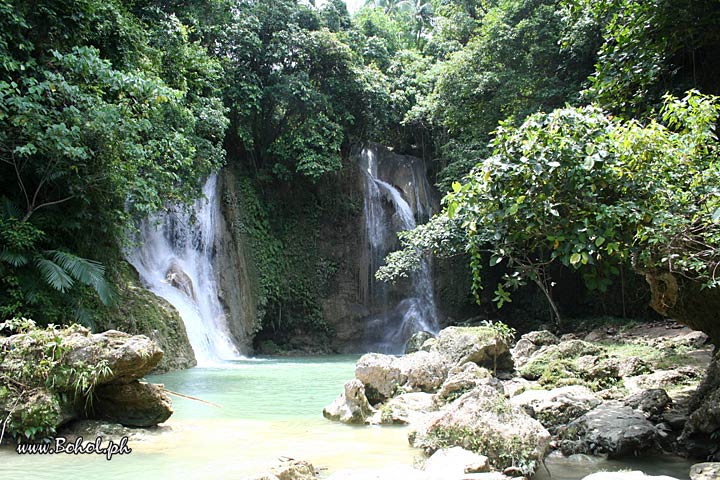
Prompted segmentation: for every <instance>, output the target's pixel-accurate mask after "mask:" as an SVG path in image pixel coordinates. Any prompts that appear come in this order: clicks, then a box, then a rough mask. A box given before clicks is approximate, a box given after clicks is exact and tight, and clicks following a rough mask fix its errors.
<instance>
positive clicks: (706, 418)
mask: <svg viewBox="0 0 720 480" xmlns="http://www.w3.org/2000/svg"><path fill="white" fill-rule="evenodd" d="M688 410H689V412H690V415H689V417H688V419H687V422H685V425H684V429H683V433H682V435H681V437H680V442H681V444H682V445H683V446H684V447H685V449H686V450H687V451H688V453H689V454H690V455H692V456H694V457H696V458H701V459H704V460H714V461H717V460H720V353H719V354H716V355H715V358H714V359H713V361H712V363H711V364H710V366H709V367H708V369H707V372H706V374H705V378H704V379H703V381H702V383H701V384H700V386H699V387H698V389H697V391H696V392H695V394H694V395H693V397H692V399H691V401H690V405H689V409H688Z"/></svg>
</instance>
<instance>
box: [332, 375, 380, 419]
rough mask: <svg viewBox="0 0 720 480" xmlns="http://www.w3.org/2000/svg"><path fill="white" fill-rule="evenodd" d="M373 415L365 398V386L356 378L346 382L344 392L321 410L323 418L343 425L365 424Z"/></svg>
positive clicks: (372, 410)
mask: <svg viewBox="0 0 720 480" xmlns="http://www.w3.org/2000/svg"><path fill="white" fill-rule="evenodd" d="M373 413H375V409H373V408H372V407H371V406H370V403H369V402H368V399H367V397H366V396H365V386H364V385H363V383H362V382H361V381H360V380H358V379H356V378H355V379H353V380H350V381H349V382H347V383H346V384H345V391H344V392H343V393H341V394H340V395H339V396H338V397H337V398H336V399H335V401H334V402H333V403H331V404H330V405H328V406H327V407H325V408H324V409H323V416H324V417H325V418H327V419H329V420H334V421H337V422H344V423H357V424H362V423H365V421H366V420H367V419H368V418H370V417H371V416H372V415H373Z"/></svg>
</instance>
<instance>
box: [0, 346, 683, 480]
mask: <svg viewBox="0 0 720 480" xmlns="http://www.w3.org/2000/svg"><path fill="white" fill-rule="evenodd" d="M357 358H358V357H357V356H329V357H304V358H273V359H264V360H263V359H260V360H241V361H234V362H230V363H227V364H226V366H224V367H222V368H194V369H190V370H184V371H180V372H173V373H168V374H164V375H153V376H149V377H148V378H147V379H148V380H149V381H152V382H158V383H163V384H165V386H166V387H167V388H168V389H170V390H173V391H176V392H181V393H183V394H186V395H191V396H195V397H199V398H202V399H203V400H207V401H209V402H213V403H216V404H218V405H220V406H221V407H222V408H218V407H214V406H211V405H208V404H205V403H201V402H198V401H193V400H189V399H185V398H179V397H173V406H174V409H175V414H174V415H173V416H172V417H171V418H170V420H169V421H168V422H167V423H166V424H164V425H165V426H163V427H160V428H158V429H156V431H155V432H154V433H151V434H148V435H141V436H140V438H139V439H138V438H131V439H130V441H129V443H128V445H129V446H130V447H131V448H132V449H133V451H132V453H131V454H129V455H121V456H120V455H118V456H115V457H113V459H112V460H111V461H107V460H105V458H104V457H103V456H101V455H66V454H63V455H17V454H16V453H15V452H14V450H13V449H12V448H11V447H3V448H2V449H0V478H47V479H67V478H72V477H76V478H80V477H78V475H82V478H103V479H115V478H117V479H121V478H133V477H134V478H137V479H141V478H182V479H184V480H190V479H201V478H202V479H205V478H211V477H212V478H227V479H241V478H246V477H248V476H252V475H254V474H257V473H260V472H262V471H265V470H267V469H268V468H269V467H271V466H273V465H275V464H276V463H277V460H278V458H279V457H282V456H287V457H292V458H296V459H303V460H308V461H310V462H311V463H312V464H313V465H315V466H316V467H317V468H320V469H321V478H323V477H327V476H328V475H329V474H331V473H333V472H335V471H338V470H341V469H371V468H380V467H384V466H387V465H389V464H398V463H401V464H407V465H412V464H413V462H414V461H415V460H416V459H417V458H419V457H420V452H419V451H417V450H415V449H412V448H410V447H409V446H408V443H407V439H406V436H407V428H404V427H387V426H385V427H379V426H375V427H358V426H348V425H344V424H340V423H335V422H331V421H329V420H326V419H325V418H323V416H322V409H323V407H324V406H325V405H327V404H328V403H330V402H331V401H332V400H333V399H334V398H335V397H336V396H337V395H338V393H339V392H340V391H342V386H343V384H344V383H345V381H347V380H348V379H350V378H352V377H353V375H354V366H355V361H356V360H357ZM547 464H548V468H549V470H550V472H551V473H552V480H579V479H581V478H583V477H584V476H585V475H588V474H589V473H592V472H596V471H601V470H609V471H616V470H621V469H639V470H642V471H644V472H646V473H648V474H655V475H660V474H665V475H670V476H674V477H677V478H679V479H683V480H685V479H687V478H688V470H689V468H690V465H691V464H690V463H688V462H686V461H684V460H682V459H678V458H675V457H669V456H666V457H657V458H649V459H648V458H645V459H634V460H631V461H623V462H617V461H606V460H598V459H594V458H591V457H583V456H578V457H576V458H572V459H555V458H553V457H551V458H550V459H549V460H548V462H547ZM535 478H536V479H538V480H549V478H550V477H548V476H547V473H546V472H543V471H541V472H539V474H538V475H537V476H536V477H535ZM399 480H400V479H399Z"/></svg>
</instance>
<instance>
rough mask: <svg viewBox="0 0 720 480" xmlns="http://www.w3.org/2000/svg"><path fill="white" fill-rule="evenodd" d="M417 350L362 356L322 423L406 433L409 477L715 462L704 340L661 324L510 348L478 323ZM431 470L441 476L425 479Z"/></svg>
mask: <svg viewBox="0 0 720 480" xmlns="http://www.w3.org/2000/svg"><path fill="white" fill-rule="evenodd" d="M415 340H417V339H415ZM415 340H413V341H411V342H410V345H413V346H412V350H415V349H417V351H413V352H412V353H408V354H406V355H404V356H401V357H394V356H388V355H380V354H367V355H364V356H363V357H362V358H360V360H359V361H358V362H357V364H356V370H355V378H354V379H352V380H350V381H349V382H347V383H346V385H345V388H344V392H342V393H341V394H340V396H339V397H338V398H337V399H336V400H335V401H334V402H333V403H332V404H331V405H328V406H327V407H326V408H325V410H324V412H323V414H324V415H325V417H327V418H329V419H331V420H337V421H341V422H346V423H354V424H409V425H410V427H411V431H410V433H409V435H408V440H409V442H410V443H411V444H412V445H413V446H415V447H417V448H420V449H422V450H423V451H424V452H425V453H426V455H427V456H428V459H427V460H426V461H425V465H424V470H423V471H418V472H419V473H418V475H419V476H418V477H417V478H445V479H450V478H453V479H454V478H458V479H459V478H487V479H490V478H493V479H494V478H498V479H499V478H512V477H520V476H531V475H533V473H534V472H535V471H537V470H538V469H541V468H543V459H544V458H545V456H546V455H547V454H548V453H550V452H551V451H557V452H559V453H560V454H564V455H573V454H579V453H582V454H590V455H604V456H608V457H610V458H622V457H624V456H636V455H644V454H653V453H661V452H672V453H676V454H682V455H690V456H692V457H695V458H700V459H717V457H718V443H719V442H720V435H719V433H720V423H718V419H719V418H720V417H719V416H718V405H720V402H718V398H716V397H717V395H720V389H718V386H719V385H720V376H719V375H718V371H719V368H718V359H717V357H716V358H715V359H714V360H713V358H712V351H713V348H712V346H711V345H708V344H707V341H708V339H707V337H706V336H705V335H704V334H702V333H699V332H694V331H691V330H689V329H687V328H682V327H680V326H679V325H676V324H673V323H667V322H659V323H657V324H652V325H642V326H637V327H635V328H627V329H625V330H618V329H617V328H610V327H606V328H602V329H598V330H595V331H592V332H590V333H589V334H587V335H584V336H582V337H581V336H578V335H566V336H563V337H562V338H558V337H556V336H555V335H553V334H552V333H550V332H548V331H539V332H531V333H529V334H526V335H523V336H522V337H521V338H520V339H519V340H518V341H517V343H515V345H514V346H512V345H511V343H510V341H511V338H510V336H509V335H508V332H507V330H505V329H503V328H502V326H496V325H492V324H487V325H486V326H482V327H449V328H447V329H445V330H442V331H441V332H440V334H439V335H438V336H437V338H427V337H426V338H425V339H420V340H421V341H415ZM414 344H419V345H414ZM708 365H710V367H709V368H708ZM701 382H702V384H701ZM699 384H701V386H700V388H699V389H698V390H697V392H698V393H697V394H695V393H694V392H695V390H696V388H697V387H698V385H699ZM438 456H439V457H438ZM440 458H442V461H441V460H440ZM439 463H442V464H443V465H444V466H443V467H441V469H440V470H437V471H438V472H441V471H444V472H445V474H444V475H445V476H442V477H437V476H433V475H434V474H433V473H432V471H434V469H435V468H437V467H434V465H437V464H439ZM453 469H460V470H462V471H460V470H458V473H457V475H455V474H449V473H447V472H450V471H453ZM421 474H424V475H426V476H425V477H423V476H422V475H421ZM427 475H429V476H427ZM448 475H449V476H448ZM403 476H404V477H407V475H403ZM331 478H335V477H334V476H333V477H331ZM338 478H340V477H338ZM342 478H345V477H342ZM348 478H350V477H348ZM378 478H390V477H383V476H381V477H378ZM408 478H410V477H408ZM413 478H414V477H413ZM613 478H620V477H617V476H614V477H613ZM627 478H636V477H627ZM637 478H644V477H637ZM648 478H651V477H648ZM698 478H706V477H698ZM707 478H712V477H707Z"/></svg>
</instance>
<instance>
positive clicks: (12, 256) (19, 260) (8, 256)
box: [0, 248, 28, 267]
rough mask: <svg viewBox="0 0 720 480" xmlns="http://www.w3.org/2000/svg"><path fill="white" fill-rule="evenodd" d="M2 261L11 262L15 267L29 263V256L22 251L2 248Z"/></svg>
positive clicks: (0, 259) (0, 252) (0, 260)
mask: <svg viewBox="0 0 720 480" xmlns="http://www.w3.org/2000/svg"><path fill="white" fill-rule="evenodd" d="M0 262H5V263H9V264H10V265H12V266H13V267H22V266H23V265H27V263H28V257H27V255H24V254H22V253H15V252H11V251H9V250H8V249H6V248H3V249H2V250H0Z"/></svg>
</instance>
